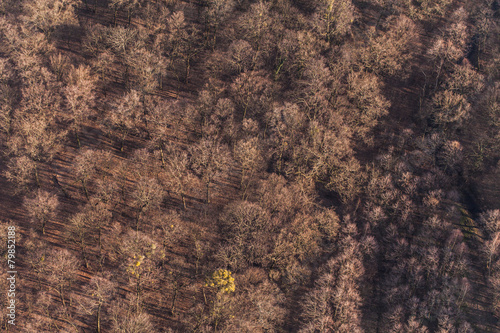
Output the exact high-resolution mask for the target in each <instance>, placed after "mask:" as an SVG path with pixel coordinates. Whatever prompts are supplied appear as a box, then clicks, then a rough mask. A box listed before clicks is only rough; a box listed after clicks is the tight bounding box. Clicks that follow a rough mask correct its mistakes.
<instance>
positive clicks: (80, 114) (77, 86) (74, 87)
mask: <svg viewBox="0 0 500 333" xmlns="http://www.w3.org/2000/svg"><path fill="white" fill-rule="evenodd" d="M96 81H97V80H96V79H95V78H94V77H93V76H92V75H91V74H90V67H88V66H82V65H80V66H79V67H73V66H72V68H71V70H70V72H69V77H68V85H67V86H66V88H65V95H66V100H67V102H68V106H69V111H70V118H71V120H72V121H73V123H72V127H73V131H74V132H75V135H76V140H77V143H78V148H80V147H81V145H80V138H79V136H78V133H79V132H80V131H81V127H82V126H83V124H84V123H85V121H86V120H87V119H88V117H89V116H90V115H91V112H92V111H93V109H94V100H95V96H94V90H95V85H96Z"/></svg>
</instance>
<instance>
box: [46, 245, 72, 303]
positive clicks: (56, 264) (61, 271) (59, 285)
mask: <svg viewBox="0 0 500 333" xmlns="http://www.w3.org/2000/svg"><path fill="white" fill-rule="evenodd" d="M47 261H48V263H47V272H50V274H48V276H47V280H48V281H49V283H50V284H51V286H52V288H54V289H55V290H56V292H57V293H58V294H59V297H60V298H61V301H62V303H63V306H64V307H66V290H67V289H69V288H70V285H71V283H72V281H73V280H74V279H75V278H76V272H77V271H78V266H79V262H78V259H77V258H76V256H75V255H74V254H72V253H71V252H70V251H68V250H66V249H62V250H61V249H57V250H56V249H54V250H52V251H51V253H50V254H49V258H47Z"/></svg>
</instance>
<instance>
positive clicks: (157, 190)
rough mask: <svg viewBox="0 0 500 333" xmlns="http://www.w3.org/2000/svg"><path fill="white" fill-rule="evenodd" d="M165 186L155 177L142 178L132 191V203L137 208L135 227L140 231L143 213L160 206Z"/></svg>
mask: <svg viewBox="0 0 500 333" xmlns="http://www.w3.org/2000/svg"><path fill="white" fill-rule="evenodd" d="M163 197H164V192H163V188H162V187H161V186H160V185H159V184H158V181H157V180H156V179H154V178H140V179H139V180H138V182H137V183H136V184H135V189H134V191H133V192H132V205H133V206H134V208H135V210H136V214H137V215H136V219H135V229H136V231H139V221H140V220H141V217H142V215H143V214H145V213H147V212H148V211H149V210H151V209H154V208H156V207H158V206H159V205H160V204H161V202H162V201H163Z"/></svg>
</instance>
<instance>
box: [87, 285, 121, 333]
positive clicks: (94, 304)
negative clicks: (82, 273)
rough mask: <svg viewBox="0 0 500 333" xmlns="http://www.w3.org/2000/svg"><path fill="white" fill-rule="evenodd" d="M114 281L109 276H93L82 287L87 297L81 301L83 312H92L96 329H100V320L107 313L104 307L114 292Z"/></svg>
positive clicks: (107, 305)
mask: <svg viewBox="0 0 500 333" xmlns="http://www.w3.org/2000/svg"><path fill="white" fill-rule="evenodd" d="M116 287H117V286H116V283H115V282H113V281H111V280H110V278H109V277H101V276H94V277H92V278H91V279H90V281H89V283H88V284H87V285H86V286H85V287H84V294H85V296H87V298H86V299H85V300H84V301H83V302H82V303H81V307H82V308H83V309H84V311H85V312H87V313H89V314H93V315H94V316H95V317H96V319H95V323H96V331H97V332H98V333H100V332H101V331H102V321H103V318H104V319H105V318H106V316H105V314H107V311H106V310H107V309H106V307H109V305H110V303H111V301H112V299H113V298H114V296H115V293H116Z"/></svg>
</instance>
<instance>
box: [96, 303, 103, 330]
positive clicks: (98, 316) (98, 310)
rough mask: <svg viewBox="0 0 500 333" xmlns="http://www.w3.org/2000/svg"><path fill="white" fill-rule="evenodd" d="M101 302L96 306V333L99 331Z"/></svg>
mask: <svg viewBox="0 0 500 333" xmlns="http://www.w3.org/2000/svg"><path fill="white" fill-rule="evenodd" d="M101 306H102V305H101V304H100V303H99V307H98V308H97V333H101Z"/></svg>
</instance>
